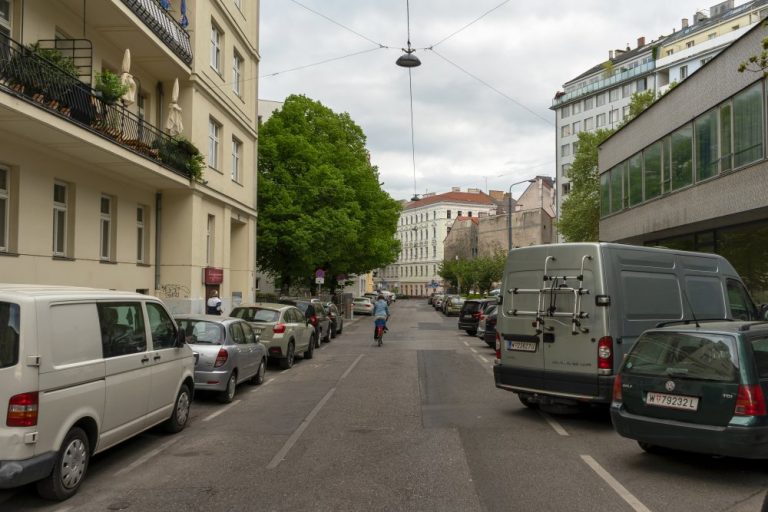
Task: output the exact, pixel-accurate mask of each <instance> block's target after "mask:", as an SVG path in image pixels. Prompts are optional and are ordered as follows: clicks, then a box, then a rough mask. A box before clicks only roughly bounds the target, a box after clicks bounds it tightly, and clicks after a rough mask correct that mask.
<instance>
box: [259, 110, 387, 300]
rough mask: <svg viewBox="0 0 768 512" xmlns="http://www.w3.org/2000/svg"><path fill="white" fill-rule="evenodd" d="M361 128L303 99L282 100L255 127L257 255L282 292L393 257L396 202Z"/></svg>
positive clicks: (329, 282) (381, 264)
mask: <svg viewBox="0 0 768 512" xmlns="http://www.w3.org/2000/svg"><path fill="white" fill-rule="evenodd" d="M365 142H366V137H365V134H364V133H363V130H362V129H361V128H360V127H359V126H358V125H357V124H355V123H354V121H353V120H352V119H351V118H350V116H349V114H347V113H343V114H337V113H335V112H333V111H332V110H331V109H329V108H328V107H325V106H324V105H322V104H321V103H320V102H317V101H314V100H311V99H309V98H307V97H305V96H300V95H292V96H289V97H288V98H286V100H285V103H284V104H283V107H282V109H281V110H278V111H276V112H275V113H274V114H273V115H272V117H270V118H269V120H268V121H267V122H266V123H264V124H263V125H262V126H261V128H260V131H259V157H258V165H259V179H258V209H259V225H258V253H257V263H258V266H259V268H260V269H261V270H263V271H265V272H269V273H270V274H272V275H274V276H276V277H277V278H278V280H279V282H280V283H281V286H282V288H283V290H287V289H288V288H289V287H290V286H292V285H309V284H311V283H312V282H313V277H314V273H315V270H316V269H319V268H321V269H323V270H324V271H325V275H326V283H325V286H326V287H327V286H330V287H331V288H335V286H336V285H337V283H336V276H340V275H346V274H351V273H363V272H367V271H369V270H371V269H374V268H378V267H384V266H386V265H388V264H390V263H392V262H393V261H395V259H396V258H397V255H398V253H399V251H400V245H399V242H398V241H397V240H395V238H394V234H395V231H396V229H397V222H398V218H399V213H400V205H399V203H398V202H397V201H395V200H394V199H392V198H391V197H390V196H389V194H387V193H386V192H385V191H384V190H382V188H381V184H380V183H379V173H378V169H377V168H376V167H375V166H373V165H371V163H370V155H369V153H368V151H367V150H366V148H365Z"/></svg>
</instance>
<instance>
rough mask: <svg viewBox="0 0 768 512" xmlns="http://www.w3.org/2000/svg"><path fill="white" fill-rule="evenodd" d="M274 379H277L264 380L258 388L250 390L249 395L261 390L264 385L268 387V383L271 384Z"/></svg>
mask: <svg viewBox="0 0 768 512" xmlns="http://www.w3.org/2000/svg"><path fill="white" fill-rule="evenodd" d="M276 378H277V377H272V378H271V379H267V380H265V381H264V382H262V383H261V385H260V386H256V387H255V388H253V389H252V390H251V391H250V392H251V393H254V392H256V391H258V390H259V389H261V388H263V387H264V386H266V385H268V384H269V383H271V382H272V381H273V380H275V379H276Z"/></svg>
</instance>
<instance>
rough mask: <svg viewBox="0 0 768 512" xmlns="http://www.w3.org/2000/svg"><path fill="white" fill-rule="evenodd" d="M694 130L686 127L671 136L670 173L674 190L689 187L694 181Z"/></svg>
mask: <svg viewBox="0 0 768 512" xmlns="http://www.w3.org/2000/svg"><path fill="white" fill-rule="evenodd" d="M692 132H693V130H691V125H688V126H685V127H683V128H681V129H679V130H677V131H676V132H674V133H673V134H672V136H671V151H670V153H671V154H670V172H671V174H672V190H677V189H679V188H682V187H685V186H688V185H690V184H691V183H692V180H693V173H692V171H693V141H692V138H693V137H692V136H693V133H692Z"/></svg>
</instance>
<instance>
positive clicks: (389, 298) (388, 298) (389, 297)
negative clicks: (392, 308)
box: [379, 290, 395, 304]
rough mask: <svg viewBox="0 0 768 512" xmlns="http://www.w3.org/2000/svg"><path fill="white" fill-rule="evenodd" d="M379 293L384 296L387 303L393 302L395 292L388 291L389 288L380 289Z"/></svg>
mask: <svg viewBox="0 0 768 512" xmlns="http://www.w3.org/2000/svg"><path fill="white" fill-rule="evenodd" d="M379 293H380V294H381V295H383V296H384V300H386V301H387V304H392V303H393V302H395V294H394V293H392V292H390V291H389V290H382V291H381V292H379Z"/></svg>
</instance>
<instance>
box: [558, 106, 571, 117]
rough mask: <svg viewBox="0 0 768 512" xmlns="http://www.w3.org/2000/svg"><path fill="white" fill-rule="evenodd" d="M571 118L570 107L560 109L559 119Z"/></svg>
mask: <svg viewBox="0 0 768 512" xmlns="http://www.w3.org/2000/svg"><path fill="white" fill-rule="evenodd" d="M570 116H571V107H564V108H561V109H560V119H565V118H567V117H570Z"/></svg>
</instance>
